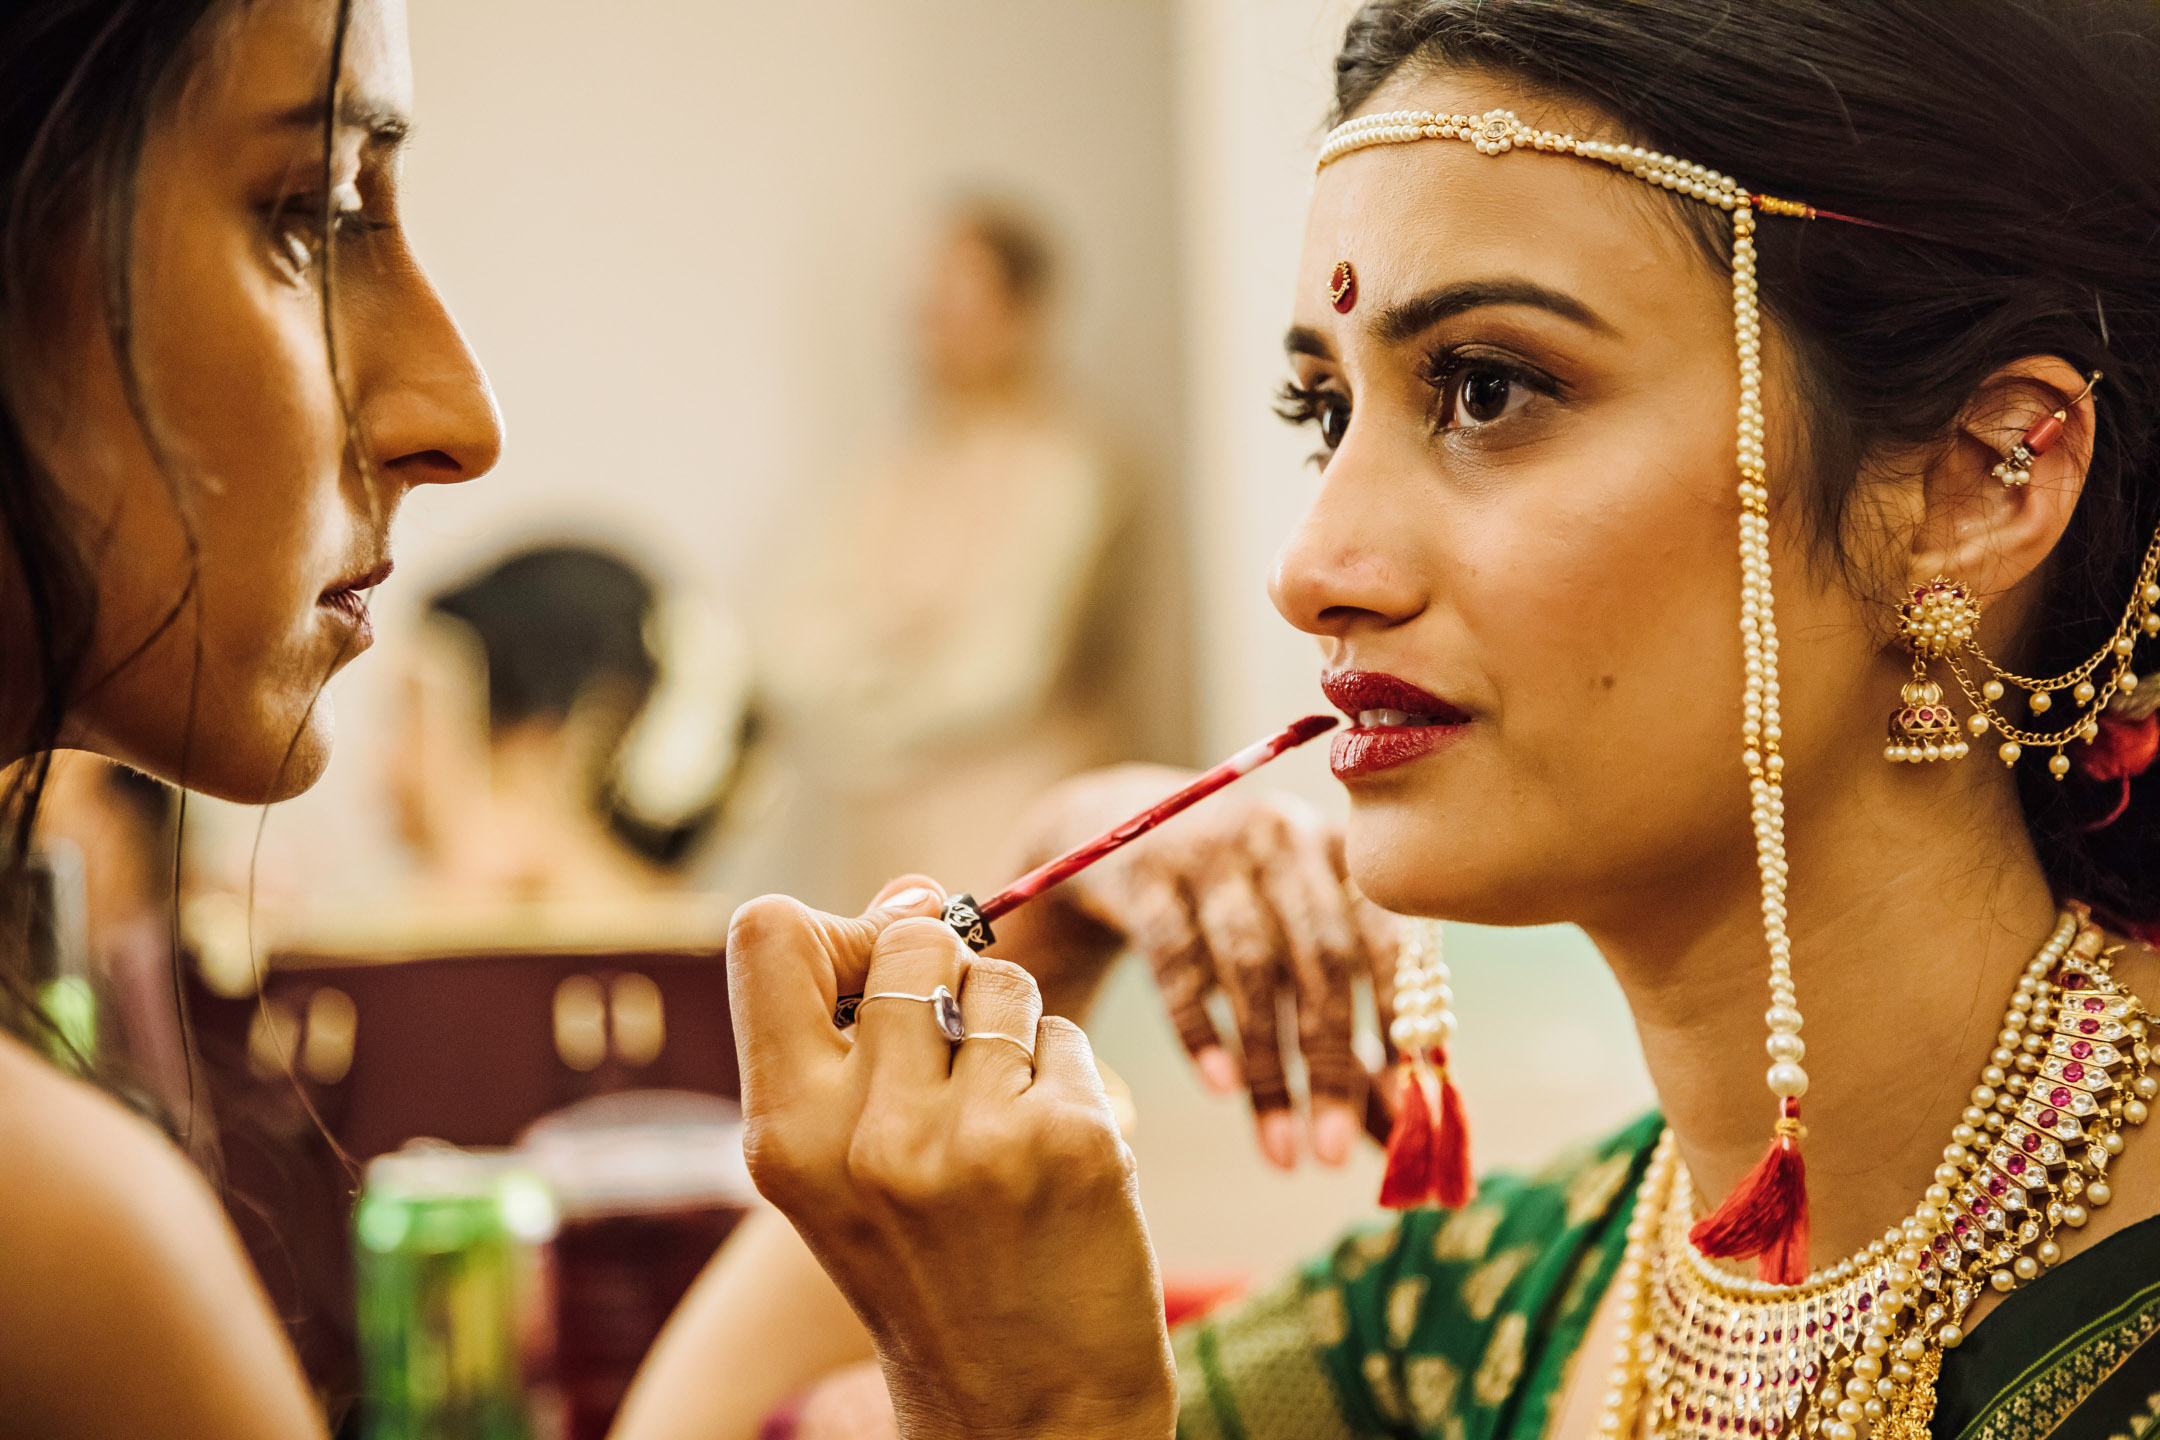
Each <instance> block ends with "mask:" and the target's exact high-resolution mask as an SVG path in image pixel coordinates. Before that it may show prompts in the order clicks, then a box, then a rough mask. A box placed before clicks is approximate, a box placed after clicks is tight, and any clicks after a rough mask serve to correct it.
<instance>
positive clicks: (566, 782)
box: [388, 544, 755, 905]
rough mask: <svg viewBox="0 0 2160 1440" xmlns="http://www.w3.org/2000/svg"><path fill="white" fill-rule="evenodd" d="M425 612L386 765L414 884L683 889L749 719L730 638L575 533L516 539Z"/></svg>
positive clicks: (491, 892)
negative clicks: (415, 870) (516, 544)
mask: <svg viewBox="0 0 2160 1440" xmlns="http://www.w3.org/2000/svg"><path fill="white" fill-rule="evenodd" d="M425 613H426V618H425V621H424V622H423V626H422V630H421V634H420V636H419V639H418V643H417V645H416V646H415V647H414V657H413V661H412V664H411V666H410V668H409V669H408V671H407V674H406V676H405V682H404V689H403V696H402V699H403V704H402V706H401V709H400V713H399V721H398V726H397V733H396V744H395V745H394V747H393V749H392V752H391V764H390V771H389V776H388V781H389V790H390V795H391V799H392V802H393V804H394V806H395V809H396V812H397V819H398V828H399V833H400V834H401V835H402V837H403V838H404V839H405V841H406V842H407V843H408V844H409V845H410V846H411V847H412V849H413V852H414V854H415V856H416V857H417V858H418V859H419V861H420V862H421V864H420V880H421V884H422V886H423V898H424V899H425V900H430V901H440V902H442V903H446V904H453V905H471V904H522V903H528V902H547V901H573V902H594V901H607V900H617V899H629V898H635V897H638V896H644V895H650V894H653V893H654V892H657V891H661V890H667V889H673V888H677V887H679V886H681V885H682V884H683V883H685V871H686V868H687V866H688V865H689V863H690V862H691V861H693V860H694V859H695V858H696V857H697V855H698V853H699V850H700V848H701V847H702V845H703V844H704V842H706V841H707V840H709V839H710V838H711V837H712V834H713V831H714V829H715V827H716V826H717V824H718V822H719V821H720V819H721V818H722V816H723V814H724V812H725V810H726V808H727V802H728V800H729V798H730V796H731V795H732V793H733V790H734V785H735V781H736V779H737V777H738V776H739V775H740V774H741V773H742V761H743V758H744V750H745V746H746V745H747V743H748V742H749V740H750V739H751V736H752V732H753V731H754V729H755V722H754V719H753V712H752V710H751V708H750V703H749V683H748V673H747V667H746V665H745V663H744V652H743V648H742V644H741V641H740V639H739V638H738V637H737V636H736V635H735V634H734V633H733V632H732V631H731V630H729V629H728V628H726V627H725V626H724V625H723V624H722V623H721V622H720V621H719V620H718V619H717V617H715V616H713V615H712V614H711V613H710V612H708V611H706V610H704V609H702V608H701V607H698V606H696V605H695V604H693V603H692V602H691V601H689V600H688V599H687V598H685V597H682V596H676V597H672V598H670V597H667V596H663V594H662V593H661V591H660V589H659V587H658V585H657V584H656V582H655V581H654V580H653V579H652V577H651V576H649V575H648V574H647V573H646V572H645V571H644V570H642V569H640V568H639V567H638V566H637V565H635V564H633V563H632V562H631V561H629V560H627V559H625V558H623V557H622V556H620V555H617V554H613V553H611V552H609V551H605V550H600V549H596V548H593V547H591V546H586V545H578V544H544V545H537V546H533V547H530V548H527V549H523V550H519V551H517V552H515V553H513V554H511V555H508V556H506V557H504V558H502V559H500V560H497V561H495V562H493V563H492V564H489V565H488V566H486V568H484V569H483V570H482V571H481V572H480V573H478V574H477V575H474V576H473V577H472V578H470V579H468V580H465V581H463V582H461V583H459V584H456V585H453V586H451V587H449V588H447V589H444V590H442V591H440V592H438V593H437V594H436V595H434V596H433V597H432V598H431V599H430V600H429V601H428V603H427V606H426V612H425Z"/></svg>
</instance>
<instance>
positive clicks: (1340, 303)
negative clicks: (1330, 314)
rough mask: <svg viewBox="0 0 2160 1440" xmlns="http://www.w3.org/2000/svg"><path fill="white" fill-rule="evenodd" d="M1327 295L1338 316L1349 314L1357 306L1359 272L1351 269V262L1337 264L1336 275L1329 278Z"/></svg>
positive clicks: (1338, 262) (1345, 261)
mask: <svg viewBox="0 0 2160 1440" xmlns="http://www.w3.org/2000/svg"><path fill="white" fill-rule="evenodd" d="M1327 293H1328V299H1329V300H1331V301H1332V302H1334V305H1335V313H1337V314H1338V315H1347V314H1349V313H1350V307H1351V306H1353V305H1355V304H1357V271H1355V270H1353V269H1351V268H1350V262H1349V261H1347V260H1338V261H1336V262H1335V273H1334V274H1333V275H1331V276H1330V277H1328V292H1327Z"/></svg>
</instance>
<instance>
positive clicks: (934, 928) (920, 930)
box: [873, 915, 968, 969]
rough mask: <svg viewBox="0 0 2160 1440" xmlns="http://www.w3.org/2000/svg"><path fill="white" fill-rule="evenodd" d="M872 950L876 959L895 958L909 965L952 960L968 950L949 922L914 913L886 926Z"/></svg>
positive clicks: (960, 957)
mask: <svg viewBox="0 0 2160 1440" xmlns="http://www.w3.org/2000/svg"><path fill="white" fill-rule="evenodd" d="M873 953H874V956H875V958H876V959H880V960H889V961H898V962H900V963H902V964H906V965H908V966H909V967H910V968H911V969H912V968H913V967H915V966H916V965H918V964H920V965H923V966H925V968H931V967H934V966H936V965H937V964H940V963H943V964H951V963H954V962H957V961H959V960H961V959H964V958H965V957H966V955H967V953H968V951H967V946H966V945H964V944H963V943H962V942H961V940H960V937H959V936H958V935H955V934H953V930H952V926H950V925H947V924H946V923H945V922H944V921H942V920H939V919H937V918H936V917H934V916H929V915H916V916H911V917H910V918H908V919H906V920H895V921H894V922H893V923H892V924H890V925H888V926H886V927H885V929H884V930H883V931H882V932H881V933H880V934H879V935H878V938H877V948H876V950H875V952H873Z"/></svg>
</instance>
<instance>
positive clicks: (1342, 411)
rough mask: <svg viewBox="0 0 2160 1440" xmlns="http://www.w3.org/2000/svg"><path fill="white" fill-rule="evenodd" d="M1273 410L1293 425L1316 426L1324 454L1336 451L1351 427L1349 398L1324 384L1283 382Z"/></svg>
mask: <svg viewBox="0 0 2160 1440" xmlns="http://www.w3.org/2000/svg"><path fill="white" fill-rule="evenodd" d="M1275 413H1276V414H1277V415H1280V416H1281V417H1282V418H1283V419H1285V420H1287V421H1289V422H1290V423H1291V424H1292V425H1314V426H1318V427H1319V430H1320V446H1321V450H1322V452H1323V454H1326V455H1332V454H1334V453H1335V449H1336V447H1337V446H1339V445H1341V444H1342V442H1343V436H1344V435H1345V434H1347V433H1348V432H1349V429H1350V397H1349V396H1347V395H1345V394H1343V393H1342V392H1341V391H1340V390H1330V389H1327V388H1326V387H1325V386H1320V385H1300V384H1299V383H1298V382H1297V381H1295V380H1286V381H1284V382H1283V387H1282V389H1281V390H1280V391H1278V392H1276V396H1275Z"/></svg>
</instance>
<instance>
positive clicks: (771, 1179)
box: [742, 1112, 844, 1210]
mask: <svg viewBox="0 0 2160 1440" xmlns="http://www.w3.org/2000/svg"><path fill="white" fill-rule="evenodd" d="M742 1143H743V1160H744V1163H746V1164H747V1165H748V1166H749V1168H750V1180H751V1183H752V1184H754V1185H756V1186H757V1190H758V1193H759V1194H760V1195H763V1196H764V1197H765V1198H766V1199H768V1200H770V1201H772V1202H773V1204H775V1205H778V1206H779V1207H780V1208H781V1209H782V1210H787V1209H789V1208H790V1207H791V1206H793V1205H796V1204H799V1203H800V1202H802V1201H803V1200H804V1199H806V1198H808V1197H810V1196H814V1195H817V1194H819V1193H821V1192H822V1191H824V1190H826V1189H827V1188H829V1187H830V1186H831V1185H832V1184H833V1183H834V1182H836V1181H838V1180H840V1179H842V1178H844V1177H843V1173H842V1171H843V1167H842V1166H841V1165H839V1164H838V1163H836V1157H835V1155H834V1154H833V1147H832V1145H831V1143H830V1141H829V1139H828V1137H826V1136H825V1135H824V1134H823V1133H821V1132H820V1131H818V1130H816V1129H814V1128H813V1127H811V1126H809V1125H805V1124H802V1123H800V1121H799V1119H798V1118H797V1117H794V1116H790V1115H787V1114H786V1113H785V1112H783V1113H781V1114H779V1115H749V1116H746V1117H745V1118H744V1121H743V1142H742Z"/></svg>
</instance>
